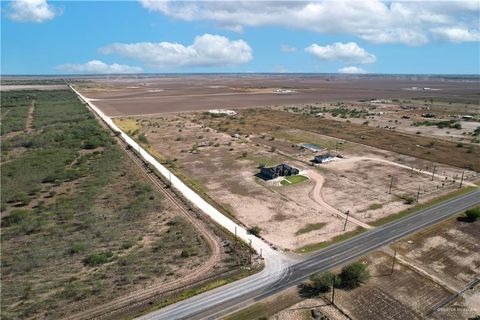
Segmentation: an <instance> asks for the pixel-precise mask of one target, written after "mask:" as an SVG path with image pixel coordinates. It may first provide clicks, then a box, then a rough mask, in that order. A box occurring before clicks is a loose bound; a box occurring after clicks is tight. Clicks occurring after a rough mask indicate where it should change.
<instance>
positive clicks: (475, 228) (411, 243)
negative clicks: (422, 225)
mask: <svg viewBox="0 0 480 320" xmlns="http://www.w3.org/2000/svg"><path fill="white" fill-rule="evenodd" d="M479 238H480V221H477V222H474V223H467V222H461V221H457V220H450V221H448V222H446V223H443V224H441V225H439V226H438V227H435V228H430V229H428V230H426V231H423V232H420V233H419V234H417V235H414V236H412V237H409V238H408V239H406V240H404V241H401V242H398V243H396V244H395V245H394V248H396V249H397V250H398V252H399V253H401V254H402V255H404V256H405V257H406V258H407V259H408V261H415V264H416V265H418V266H420V267H421V268H423V269H425V270H428V272H429V273H432V274H433V275H434V276H436V277H438V278H440V279H443V280H444V281H447V283H448V284H449V285H450V286H451V287H452V288H455V289H457V290H460V289H462V288H463V287H465V285H466V284H467V283H468V282H470V281H472V280H473V279H474V277H475V276H478V275H479V274H480V245H479V242H478V239H479Z"/></svg>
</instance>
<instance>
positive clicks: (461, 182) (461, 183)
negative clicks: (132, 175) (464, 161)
mask: <svg viewBox="0 0 480 320" xmlns="http://www.w3.org/2000/svg"><path fill="white" fill-rule="evenodd" d="M464 174H465V170H463V171H462V179H461V180H460V188H461V187H462V185H463V175H464Z"/></svg>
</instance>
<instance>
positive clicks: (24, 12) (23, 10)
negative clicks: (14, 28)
mask: <svg viewBox="0 0 480 320" xmlns="http://www.w3.org/2000/svg"><path fill="white" fill-rule="evenodd" d="M59 14H61V10H59V9H57V8H55V7H54V6H52V5H49V4H48V3H47V1H46V0H13V1H12V2H11V3H10V8H9V14H8V17H9V18H10V19H12V20H14V21H19V22H36V23H41V22H44V21H47V20H51V19H53V18H54V17H55V16H56V15H59Z"/></svg>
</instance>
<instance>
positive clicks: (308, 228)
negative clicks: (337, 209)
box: [295, 222, 326, 236]
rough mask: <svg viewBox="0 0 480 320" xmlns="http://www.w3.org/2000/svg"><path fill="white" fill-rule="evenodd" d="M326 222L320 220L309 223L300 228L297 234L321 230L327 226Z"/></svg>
mask: <svg viewBox="0 0 480 320" xmlns="http://www.w3.org/2000/svg"><path fill="white" fill-rule="evenodd" d="M325 225H326V223H324V222H320V223H308V224H306V225H305V226H304V227H302V228H300V229H298V231H297V232H296V233H295V234H296V235H297V236H298V235H301V234H304V233H309V232H312V231H315V230H320V229H322V228H323V227H325Z"/></svg>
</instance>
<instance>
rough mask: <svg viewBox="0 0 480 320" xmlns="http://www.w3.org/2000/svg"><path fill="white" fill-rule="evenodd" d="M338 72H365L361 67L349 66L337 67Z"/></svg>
mask: <svg viewBox="0 0 480 320" xmlns="http://www.w3.org/2000/svg"><path fill="white" fill-rule="evenodd" d="M338 72H339V73H348V74H360V73H366V71H365V70H363V69H362V68H358V67H354V66H350V67H343V68H340V69H338Z"/></svg>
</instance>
